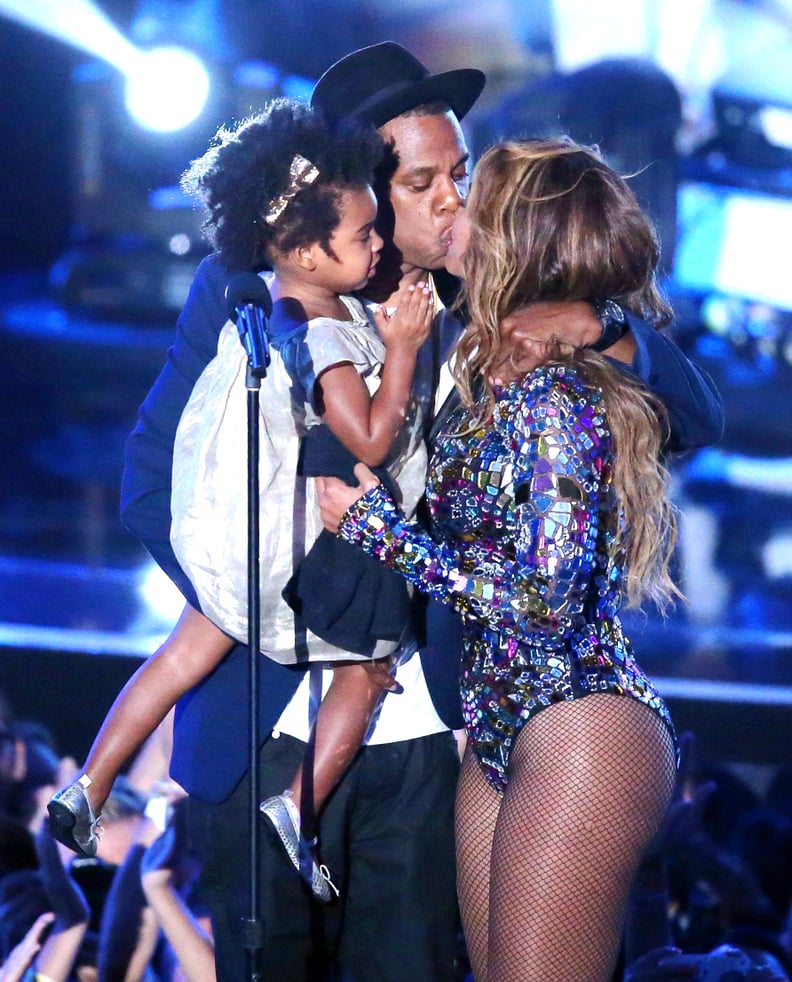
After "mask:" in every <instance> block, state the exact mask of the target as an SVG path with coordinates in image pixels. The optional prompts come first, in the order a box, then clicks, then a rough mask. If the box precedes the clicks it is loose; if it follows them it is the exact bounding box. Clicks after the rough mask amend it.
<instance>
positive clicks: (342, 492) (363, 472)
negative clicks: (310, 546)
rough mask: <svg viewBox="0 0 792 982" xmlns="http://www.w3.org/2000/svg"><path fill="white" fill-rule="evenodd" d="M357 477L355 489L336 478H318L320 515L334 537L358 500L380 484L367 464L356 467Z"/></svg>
mask: <svg viewBox="0 0 792 982" xmlns="http://www.w3.org/2000/svg"><path fill="white" fill-rule="evenodd" d="M355 477H356V478H357V479H358V482H359V483H358V485H357V487H354V488H351V487H350V486H349V485H348V484H345V483H344V482H343V481H340V480H339V479H338V478H336V477H317V478H316V492H317V497H318V500H319V513H320V515H321V516H322V522H323V523H324V527H325V528H326V529H327V531H328V532H332V533H333V534H334V535H335V533H336V532H338V526H339V525H340V524H341V519H342V518H343V517H344V514H345V512H346V511H347V510H348V509H349V508H351V507H352V505H354V503H355V502H356V501H357V500H358V498H362V497H363V495H364V494H365V493H366V491H370V490H371V489H372V488H376V486H377V485H378V484H379V481H378V480H377V478H376V476H375V475H374V474H372V472H371V471H370V470H369V469H368V467H366V465H365V464H356V465H355Z"/></svg>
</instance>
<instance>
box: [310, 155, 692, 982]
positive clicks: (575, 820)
mask: <svg viewBox="0 0 792 982" xmlns="http://www.w3.org/2000/svg"><path fill="white" fill-rule="evenodd" d="M657 261H658V250H657V246H656V240H655V237H654V233H653V230H652V228H651V226H650V224H649V222H648V221H647V219H646V218H645V216H644V215H643V214H642V213H641V210H640V208H639V207H638V205H637V203H636V201H635V198H634V196H633V194H632V192H631V191H630V189H629V187H628V186H627V184H626V182H625V181H624V180H622V179H621V178H620V177H619V176H618V175H617V174H616V173H614V171H613V170H612V169H611V168H610V167H608V166H607V165H606V164H605V163H604V162H603V160H602V159H601V157H600V156H599V154H598V152H597V151H596V150H595V149H592V148H587V147H583V146H579V145H576V144H574V143H572V142H571V141H569V140H565V139H560V140H543V141H530V142H523V143H507V144H503V145H500V146H496V147H494V148H492V149H491V150H489V151H488V152H487V153H486V154H485V155H484V157H483V158H482V160H481V162H480V163H479V165H478V167H477V169H476V173H475V175H474V181H473V188H472V191H471V195H470V198H469V200H468V206H467V209H466V210H465V211H460V213H459V214H458V216H457V219H456V222H455V225H454V229H453V241H452V243H451V247H450V250H449V258H448V268H449V270H450V271H451V272H454V273H457V274H459V275H461V276H463V278H464V280H465V286H464V291H463V296H462V302H463V303H465V304H466V305H467V309H468V311H469V315H470V324H469V327H468V328H467V330H466V331H465V334H464V335H463V337H462V338H461V340H460V342H459V345H458V348H457V352H456V367H455V375H456V381H457V387H458V390H459V394H460V403H461V404H460V407H459V409H458V410H457V411H456V413H455V414H454V415H452V416H451V418H450V419H449V421H448V422H447V424H446V426H445V428H444V430H443V432H442V433H441V434H440V436H439V437H438V440H437V442H436V445H435V450H434V458H433V462H432V465H431V467H430V470H429V477H428V484H427V490H426V499H427V504H428V511H429V515H430V520H431V525H430V530H429V532H426V531H424V530H423V529H422V528H421V527H419V526H417V525H415V524H413V523H409V522H407V521H405V520H404V518H403V516H401V515H400V513H399V511H398V509H397V507H396V506H395V505H394V503H393V502H392V501H391V499H390V498H389V496H388V494H387V492H386V491H385V489H384V488H383V487H382V486H381V485H379V484H377V483H376V481H375V480H373V479H372V476H371V475H370V474H369V473H368V472H366V471H365V469H361V467H360V466H359V468H358V477H359V479H360V481H361V487H359V488H357V489H350V488H344V487H342V486H341V485H340V484H338V483H336V482H332V481H326V482H322V483H323V486H322V488H321V489H320V501H321V503H322V505H323V518H324V520H325V524H326V525H327V526H328V527H329V528H336V527H338V531H339V534H340V535H341V536H342V537H343V538H344V539H345V540H346V541H348V542H351V543H353V544H356V545H359V546H360V547H361V548H363V549H364V550H365V551H366V552H367V553H369V554H371V555H374V556H377V557H379V558H380V560H381V561H383V562H384V563H386V564H387V565H388V566H390V567H392V568H393V569H396V570H398V571H400V572H401V573H402V574H403V575H404V576H405V577H406V578H407V579H408V580H410V581H411V582H412V583H414V584H415V585H416V586H417V587H419V588H420V589H421V590H423V591H425V592H426V593H428V594H430V595H431V596H433V597H435V598H437V599H440V600H443V601H445V602H447V603H449V604H451V605H453V606H454V607H455V608H456V609H457V610H458V611H459V613H460V614H461V615H462V617H463V619H464V625H465V640H464V648H463V653H462V668H461V681H460V688H461V696H462V705H463V714H464V717H465V725H466V730H467V735H468V741H467V749H466V752H465V757H464V761H463V766H462V775H461V781H460V785H459V791H458V797H457V860H458V884H459V895H460V905H461V910H462V918H463V925H464V929H465V936H466V940H467V945H468V950H469V953H470V958H471V962H472V965H473V971H474V975H475V978H476V982H521V980H532V982H537V980H554V982H557V980H559V979H563V980H564V982H576V980H577V982H607V980H609V979H610V978H611V975H612V972H613V969H614V965H615V963H616V959H617V954H618V949H619V943H620V936H621V928H622V922H623V918H624V912H625V906H626V901H627V897H628V893H629V890H630V885H631V882H632V879H633V877H634V874H635V872H636V870H637V867H638V864H639V862H640V859H641V856H642V854H643V853H644V851H645V849H646V847H647V845H648V843H649V842H650V840H651V839H652V837H653V835H654V834H655V832H656V831H657V829H658V828H659V827H660V823H661V821H662V819H663V815H664V813H665V811H666V808H667V805H668V803H669V801H670V798H671V794H672V790H673V786H674V782H675V776H676V745H675V739H674V733H673V727H672V724H671V720H670V717H669V714H668V711H667V709H666V707H665V705H664V703H663V701H662V699H661V698H660V696H659V695H658V693H657V691H656V689H655V688H654V687H653V685H652V683H651V682H650V681H649V679H648V678H647V677H646V676H645V675H644V674H643V673H642V671H641V670H640V668H639V667H638V666H637V664H636V663H635V661H634V659H633V655H632V649H631V646H630V642H629V640H628V639H627V638H626V637H625V636H624V634H623V632H622V628H621V624H620V622H619V619H618V613H617V612H618V610H619V607H620V606H621V605H622V603H625V604H627V605H630V606H636V605H639V604H640V603H641V602H642V601H644V600H650V601H653V602H655V603H657V604H659V605H660V606H661V607H663V606H665V605H666V604H667V603H668V602H670V601H671V600H673V599H674V597H675V596H676V595H678V591H677V589H676V587H675V586H674V584H673V582H672V580H671V579H670V576H669V570H668V567H669V558H670V554H671V550H672V548H673V542H674V528H675V526H674V514H673V508H672V505H671V503H670V501H669V498H668V493H667V475H666V471H665V469H664V467H663V465H662V462H661V456H660V454H661V446H662V444H663V439H664V413H663V409H662V406H661V405H660V404H659V403H658V402H657V400H656V399H655V398H654V397H653V396H652V395H651V394H650V393H648V391H647V390H646V389H645V388H644V387H643V386H642V385H641V384H640V382H638V381H637V380H636V379H635V378H634V377H633V376H632V375H630V374H629V373H628V372H624V371H619V370H618V369H617V368H616V367H615V366H614V365H613V364H612V363H610V362H609V361H608V360H607V359H606V358H605V357H604V356H602V355H600V354H599V353H597V352H596V351H594V350H591V349H577V350H576V349H573V348H571V347H569V346H566V345H563V344H562V343H560V342H559V343H555V344H552V345H544V344H540V343H538V342H537V345H536V365H535V367H534V368H533V370H532V371H530V372H529V373H528V374H523V375H520V373H519V372H518V371H517V369H509V365H510V364H512V359H511V355H512V351H511V350H510V348H509V344H510V343H509V341H508V339H507V337H506V336H505V335H504V334H503V332H502V331H501V329H500V327H499V325H501V323H502V322H503V320H504V318H505V317H507V316H508V315H509V314H510V313H511V312H513V311H514V310H517V309H519V308H521V307H525V306H526V305H528V304H531V303H534V302H538V301H546V300H553V301H569V302H570V303H571V302H573V301H578V300H587V301H590V302H603V303H604V302H608V301H616V302H617V303H618V304H619V305H622V306H624V307H626V308H628V309H631V310H633V311H634V312H635V313H636V314H638V315H639V316H641V317H643V318H644V319H645V320H647V321H649V322H650V323H653V324H654V325H655V326H656V327H661V326H663V325H665V324H666V323H667V322H668V321H669V320H670V317H671V311H670V309H669V307H668V306H667V304H666V303H665V302H664V300H663V299H662V297H661V296H660V294H659V292H658V289H657V287H656V283H655V270H656V266H657ZM523 354H524V352H523V351H519V352H518V351H514V356H515V358H514V362H515V363H516V360H517V359H518V358H519V359H521V360H520V366H521V371H522V372H524V370H525V362H524V360H523V358H522V356H523ZM504 366H505V367H504ZM512 376H514V377H512ZM518 376H519V377H518ZM361 488H362V490H363V491H364V492H365V493H364V494H363V496H362V497H360V494H361Z"/></svg>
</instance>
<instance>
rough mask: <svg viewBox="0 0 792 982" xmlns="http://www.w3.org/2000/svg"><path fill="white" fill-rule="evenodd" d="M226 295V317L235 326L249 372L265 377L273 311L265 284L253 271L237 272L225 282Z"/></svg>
mask: <svg viewBox="0 0 792 982" xmlns="http://www.w3.org/2000/svg"><path fill="white" fill-rule="evenodd" d="M225 297H226V303H227V309H228V316H229V317H230V318H231V320H232V321H233V322H234V323H235V324H236V326H237V331H238V332H239V340H240V341H241V342H242V345H243V347H244V349H245V351H246V353H247V357H248V365H249V367H250V371H251V374H252V375H254V376H255V377H256V378H264V376H265V375H266V374H267V366H268V365H269V363H270V351H269V338H268V337H267V318H268V317H269V316H270V314H271V313H272V297H271V296H270V292H269V290H268V289H267V284H266V283H265V282H264V280H263V279H262V278H261V277H260V276H256V274H255V273H237V274H236V275H235V276H232V277H231V279H230V280H229V281H228V286H227V287H226V292H225Z"/></svg>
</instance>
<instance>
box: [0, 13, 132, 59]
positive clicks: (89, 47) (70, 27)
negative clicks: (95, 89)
mask: <svg viewBox="0 0 792 982" xmlns="http://www.w3.org/2000/svg"><path fill="white" fill-rule="evenodd" d="M0 14H4V15H5V16H7V17H11V18H12V19H13V20H16V21H19V22H20V23H21V24H26V25H27V26H28V27H34V28H37V29H38V30H40V31H43V32H44V34H48V35H49V36H50V37H54V38H58V39H59V40H61V41H64V42H65V43H66V44H71V45H73V46H74V47H75V48H80V49H81V50H83V51H87V52H89V54H92V55H97V56H98V57H99V58H103V59H104V60H105V61H108V62H109V63H110V64H111V65H115V67H116V68H118V69H119V70H120V71H122V72H124V74H126V73H127V72H128V71H129V69H130V68H131V66H132V65H133V63H134V61H135V56H136V54H137V52H136V50H135V46H134V45H133V44H132V43H131V42H130V41H128V40H127V39H126V38H125V37H124V36H123V35H122V34H121V32H120V31H119V30H118V28H117V27H116V26H115V25H114V24H113V22H112V21H111V20H110V18H109V17H108V16H107V14H105V13H103V11H102V10H100V9H99V7H97V5H96V4H95V3H94V2H93V0H69V2H68V3H67V2H66V0H0Z"/></svg>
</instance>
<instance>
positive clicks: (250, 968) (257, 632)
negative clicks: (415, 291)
mask: <svg viewBox="0 0 792 982" xmlns="http://www.w3.org/2000/svg"><path fill="white" fill-rule="evenodd" d="M250 276H252V277H253V280H257V281H258V284H254V283H253V281H252V280H250V279H247V280H243V287H242V290H243V296H241V297H234V292H235V291H234V287H235V279H236V280H239V279H242V277H238V278H235V279H232V280H231V282H230V283H229V286H228V289H227V291H226V297H227V299H228V301H229V308H230V313H231V318H232V320H234V321H235V322H236V325H237V330H238V331H239V336H240V340H241V342H242V344H243V345H244V347H245V351H246V352H247V355H248V364H247V371H246V375H245V388H246V390H247V452H248V460H247V465H248V466H247V496H248V497H247V504H248V543H247V547H248V597H247V602H248V649H249V652H248V657H249V671H248V680H249V682H248V684H249V700H250V703H249V731H250V732H249V753H250V759H249V769H250V799H249V808H248V812H249V815H248V818H249V821H250V829H249V831H250V835H249V839H250V850H249V864H250V868H249V893H248V916H247V917H246V918H243V936H244V946H245V949H246V951H247V976H246V978H247V979H248V980H249V982H260V980H261V978H262V976H261V966H260V964H259V962H260V953H261V949H262V947H263V944H264V923H263V921H262V920H261V896H260V890H259V876H258V871H259V865H260V851H261V832H260V829H261V823H260V821H259V803H260V800H261V795H260V791H259V786H260V781H259V767H258V751H259V744H260V743H261V736H260V723H259V699H258V688H259V670H258V658H259V649H260V647H261V644H260V642H261V595H260V577H261V570H260V565H259V524H260V521H259V389H260V388H261V379H262V378H265V377H266V374H267V366H268V365H269V363H270V353H269V341H268V338H267V315H268V313H269V312H271V310H272V300H271V299H270V296H269V291H268V290H267V288H266V285H265V284H264V281H263V280H261V279H260V277H258V276H255V274H250ZM245 283H246V284H247V290H245ZM237 286H238V284H237ZM261 287H263V289H264V293H263V294H262V293H261V292H260V288H261ZM236 292H239V290H238V289H237V291H236ZM245 293H246V294H247V298H246V297H245V296H244V294H245Z"/></svg>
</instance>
